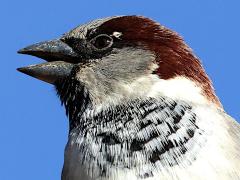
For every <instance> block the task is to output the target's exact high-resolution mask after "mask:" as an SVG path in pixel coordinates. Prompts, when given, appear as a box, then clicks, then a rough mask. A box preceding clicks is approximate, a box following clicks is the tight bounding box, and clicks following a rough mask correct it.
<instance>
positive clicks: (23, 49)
mask: <svg viewBox="0 0 240 180" xmlns="http://www.w3.org/2000/svg"><path fill="white" fill-rule="evenodd" d="M27 52H28V51H27V50H26V48H22V49H19V50H18V51H17V53H18V54H27Z"/></svg>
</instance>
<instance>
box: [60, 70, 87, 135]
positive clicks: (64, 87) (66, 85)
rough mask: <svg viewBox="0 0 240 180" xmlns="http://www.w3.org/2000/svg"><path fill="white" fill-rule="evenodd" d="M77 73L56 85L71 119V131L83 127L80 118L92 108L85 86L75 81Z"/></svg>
mask: <svg viewBox="0 0 240 180" xmlns="http://www.w3.org/2000/svg"><path fill="white" fill-rule="evenodd" d="M75 74H76V73H75V71H73V73H72V74H71V76H69V77H67V78H65V79H61V80H59V81H57V82H56V83H55V87H56V91H57V94H58V96H59V98H60V100H61V103H62V105H63V104H64V106H65V108H66V114H67V116H68V117H69V128H70V129H69V130H70V131H71V130H72V129H74V128H76V127H79V126H81V122H80V121H79V120H80V117H81V116H82V114H83V113H84V111H85V110H86V109H87V108H88V107H90V106H91V101H90V98H89V93H88V91H87V89H86V88H85V87H84V85H83V84H82V83H81V82H79V81H77V80H76V79H75Z"/></svg>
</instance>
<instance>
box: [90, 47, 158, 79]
mask: <svg viewBox="0 0 240 180" xmlns="http://www.w3.org/2000/svg"><path fill="white" fill-rule="evenodd" d="M154 59H155V55H154V54H153V53H152V52H151V51H148V50H143V49H136V48H123V49H114V50H113V53H112V54H111V55H109V56H107V57H105V58H103V59H101V60H100V61H99V63H98V64H97V65H96V66H95V68H94V71H95V72H97V74H101V75H103V76H105V78H106V79H107V80H118V81H127V82H131V81H132V80H134V79H136V78H138V77H140V76H142V75H145V74H146V73H147V71H148V70H149V68H150V66H151V64H152V63H153V61H154Z"/></svg>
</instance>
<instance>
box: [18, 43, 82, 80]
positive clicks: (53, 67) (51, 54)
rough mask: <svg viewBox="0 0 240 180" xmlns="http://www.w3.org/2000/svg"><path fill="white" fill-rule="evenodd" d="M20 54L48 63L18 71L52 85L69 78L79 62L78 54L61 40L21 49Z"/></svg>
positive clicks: (22, 68)
mask: <svg viewBox="0 0 240 180" xmlns="http://www.w3.org/2000/svg"><path fill="white" fill-rule="evenodd" d="M18 53H20V54H28V55H32V56H36V57H39V58H42V59H45V60H46V61H48V62H46V63H43V64H37V65H31V66H27V67H21V68H18V69H17V70H18V71H20V72H22V73H25V74H27V75H30V76H32V77H35V78H37V79H40V80H42V81H45V82H47V83H51V84H54V83H55V82H56V81H57V80H58V79H60V78H64V77H66V76H68V75H69V74H70V72H71V69H72V67H73V66H74V63H77V62H78V60H79V58H78V54H77V53H75V52H74V51H73V50H72V48H71V47H70V46H68V45H67V44H66V43H64V42H62V41H61V40H59V39H56V40H51V41H45V42H40V43H37V44H33V45H31V46H28V47H26V48H23V49H20V50H19V51H18Z"/></svg>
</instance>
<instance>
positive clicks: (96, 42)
mask: <svg viewBox="0 0 240 180" xmlns="http://www.w3.org/2000/svg"><path fill="white" fill-rule="evenodd" d="M90 42H91V44H92V45H93V46H94V47H95V48H96V49H98V50H105V49H107V48H109V47H111V46H112V44H113V39H112V37H110V36H108V35H106V34H101V35H98V36H96V37H95V38H93V39H92V40H91V41H90Z"/></svg>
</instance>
